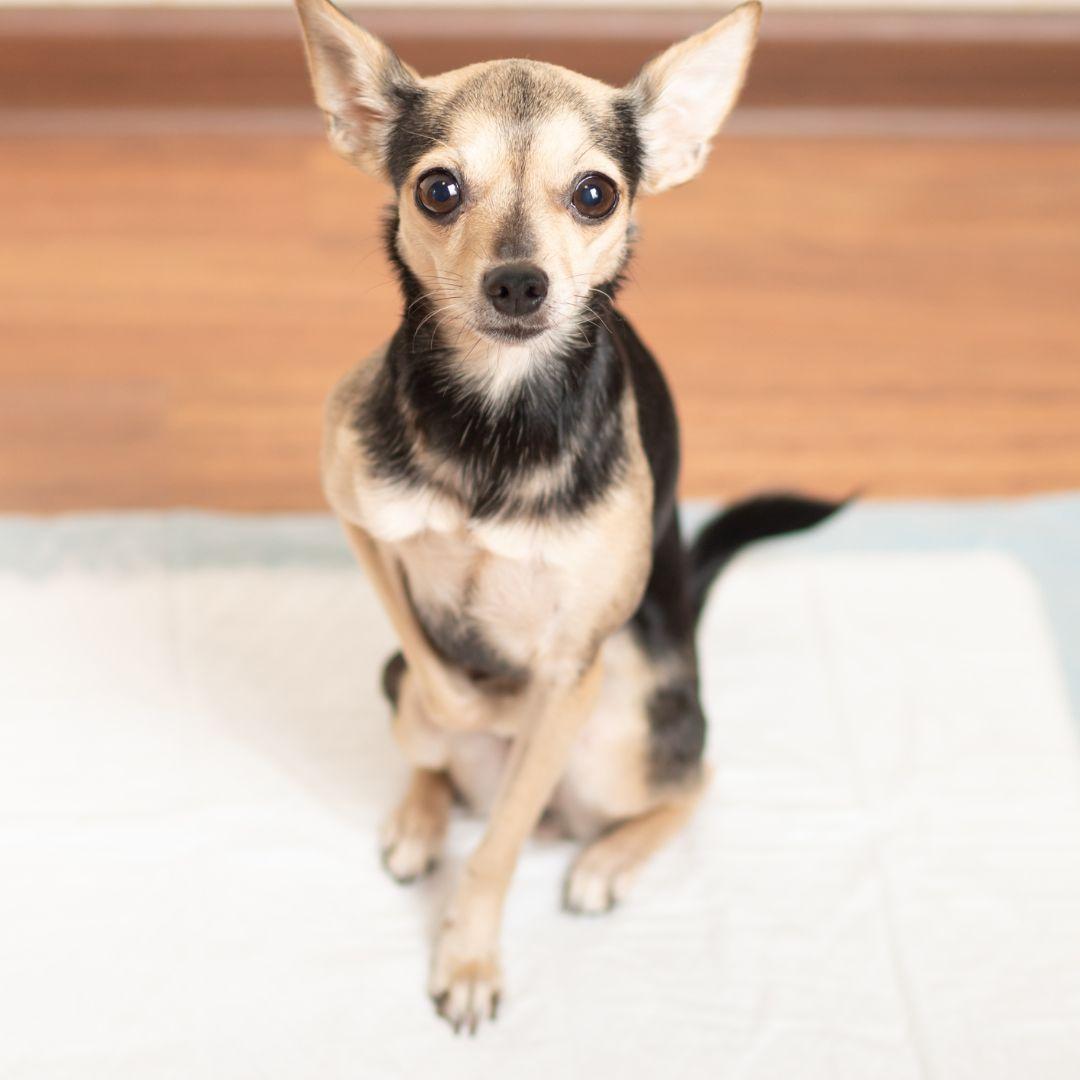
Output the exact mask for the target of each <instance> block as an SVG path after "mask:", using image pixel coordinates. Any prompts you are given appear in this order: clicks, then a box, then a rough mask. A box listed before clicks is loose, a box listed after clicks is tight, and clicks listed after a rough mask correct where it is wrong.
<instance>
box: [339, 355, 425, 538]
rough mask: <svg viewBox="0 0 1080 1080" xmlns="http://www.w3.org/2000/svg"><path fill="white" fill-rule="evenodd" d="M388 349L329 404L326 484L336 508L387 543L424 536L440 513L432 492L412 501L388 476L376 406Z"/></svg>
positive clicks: (355, 372)
mask: <svg viewBox="0 0 1080 1080" xmlns="http://www.w3.org/2000/svg"><path fill="white" fill-rule="evenodd" d="M388 347H389V346H388V345H385V344H384V345H382V346H380V347H379V348H378V349H376V350H375V351H374V352H373V353H371V354H370V355H369V356H367V357H366V358H365V359H364V360H362V361H361V362H360V363H359V364H357V365H356V366H355V367H353V368H352V369H351V370H350V371H349V372H347V373H346V374H345V375H344V376H343V377H342V378H341V379H339V380H338V382H337V384H336V385H335V386H334V388H333V389H332V390H331V391H330V394H329V396H328V397H327V399H326V405H325V408H324V412H323V439H322V484H323V491H324V493H325V495H326V499H327V501H328V502H329V503H330V506H331V507H332V508H333V509H334V510H335V511H336V512H337V514H339V515H340V516H341V517H342V518H344V519H345V520H346V521H350V522H352V523H353V524H354V525H358V526H360V527H361V528H364V529H365V530H367V531H368V532H370V533H371V534H372V535H374V536H378V537H380V538H382V539H398V538H400V537H403V536H408V535H411V534H413V533H415V532H418V531H420V530H421V529H422V528H424V527H425V525H426V524H428V523H429V519H430V518H431V515H432V514H436V515H437V514H438V513H439V510H440V508H439V505H438V500H435V499H433V498H432V497H431V493H429V492H414V493H412V494H413V496H414V497H412V498H409V497H408V495H409V493H408V492H407V491H404V490H402V489H401V487H400V485H397V484H393V483H390V482H389V481H388V480H387V477H386V476H385V475H384V472H385V470H384V469H383V467H382V456H383V455H384V454H385V453H386V451H387V449H388V448H387V447H386V446H382V445H380V442H379V438H378V431H376V430H374V428H375V427H377V424H376V423H375V421H374V420H373V418H372V403H373V402H376V401H377V400H378V398H379V395H380V385H381V382H382V380H383V379H384V378H385V367H386V356H387V350H388ZM421 496H422V497H421Z"/></svg>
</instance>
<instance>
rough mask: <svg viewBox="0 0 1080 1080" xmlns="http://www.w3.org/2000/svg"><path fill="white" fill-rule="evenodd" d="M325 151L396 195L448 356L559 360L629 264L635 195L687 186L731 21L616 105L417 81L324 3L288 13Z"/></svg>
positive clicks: (733, 62) (725, 102)
mask: <svg viewBox="0 0 1080 1080" xmlns="http://www.w3.org/2000/svg"><path fill="white" fill-rule="evenodd" d="M297 2H298V7H299V10H300V15H301V20H302V23H303V26H304V32H305V39H306V44H307V52H308V62H309V66H310V69H311V74H312V81H313V84H314V87H315V93H316V98H317V100H318V103H319V105H320V107H321V108H322V109H323V111H324V113H325V115H326V119H327V128H328V133H329V137H330V141H331V143H332V145H333V146H334V147H335V148H336V149H337V150H338V151H339V152H340V153H341V154H343V155H344V156H345V157H346V158H348V159H349V160H351V161H352V162H354V163H355V164H357V165H358V166H360V167H361V168H362V169H364V170H365V171H367V172H369V173H371V174H373V175H375V176H378V177H381V178H383V179H385V180H386V181H388V182H389V183H390V184H392V185H393V187H394V189H395V192H396V198H397V220H398V226H397V230H398V231H397V236H396V248H397V252H398V254H399V256H400V257H401V259H402V260H403V261H404V263H405V264H406V266H407V267H408V268H409V270H410V271H411V272H412V274H413V275H414V276H415V277H416V279H417V280H418V281H419V282H420V284H421V286H422V288H423V290H424V293H425V294H426V297H427V298H428V300H429V301H430V309H431V310H430V317H431V318H432V319H433V320H435V322H436V323H437V324H438V325H439V326H440V327H441V328H442V329H443V332H444V333H445V334H446V335H447V337H448V339H449V340H450V342H452V343H453V342H454V341H455V339H456V341H457V342H459V343H463V344H466V345H468V344H470V343H471V342H472V341H474V340H475V339H477V338H479V339H481V340H486V341H489V342H498V343H512V344H517V343H522V342H528V344H529V346H530V349H532V350H535V349H536V348H537V347H539V348H541V349H544V348H545V347H550V349H551V351H552V352H554V351H557V350H558V349H559V348H560V347H562V346H563V345H565V344H566V343H567V341H569V340H570V339H571V338H572V335H573V334H574V333H576V332H578V328H579V326H580V321H581V319H582V318H583V317H585V312H586V311H587V304H588V301H589V298H590V296H591V295H592V294H593V292H594V290H602V289H604V288H605V286H606V285H608V284H609V283H611V282H612V281H613V280H614V279H615V278H616V277H617V276H618V273H619V271H620V269H621V267H622V266H623V263H624V262H625V259H626V256H627V245H628V240H629V235H630V230H631V211H632V208H633V203H634V199H635V197H636V195H637V194H639V193H651V192H656V191H662V190H664V189H666V188H668V187H672V186H674V185H675V184H679V183H682V182H683V181H685V180H688V179H690V178H691V177H692V176H694V175H695V174H696V173H697V172H698V171H699V170H700V169H701V167H702V165H703V164H704V161H705V157H706V155H707V153H708V148H709V145H710V142H711V140H712V137H713V136H714V134H715V133H716V131H717V130H718V128H719V127H720V124H721V123H722V122H723V120H724V118H725V117H726V115H727V114H728V112H729V111H730V110H731V107H732V106H733V105H734V103H735V99H736V97H737V96H738V92H739V89H740V88H741V86H742V82H743V79H744V77H745V72H746V67H747V64H748V62H749V58H750V53H751V51H752V49H753V44H754V39H755V36H756V30H757V24H758V18H759V13H760V6H759V5H758V4H757V3H750V4H744V5H743V6H742V7H740V8H738V9H737V10H736V11H735V12H733V13H732V14H731V15H729V16H728V17H727V18H726V19H724V20H723V21H721V22H720V23H718V24H716V25H715V26H714V27H712V28H711V29H709V30H707V31H705V32H704V33H702V34H699V35H697V36H696V37H693V38H690V39H689V40H688V41H686V42H683V43H682V44H680V45H676V46H674V47H673V48H671V49H669V50H668V51H667V52H666V53H664V54H663V55H662V56H660V57H658V58H657V59H656V60H654V61H652V62H651V63H650V64H648V65H647V66H646V67H645V68H644V69H643V71H642V72H641V74H640V75H639V76H638V78H637V79H636V80H635V81H634V82H633V83H631V84H630V85H629V86H628V87H625V88H623V89H619V90H616V89H613V88H611V87H609V86H606V85H605V84H603V83H600V82H597V81H596V80H594V79H589V78H586V77H585V76H582V75H578V74H575V73H574V72H571V71H567V70H565V69H563V68H558V67H554V66H552V65H550V64H542V63H537V62H533V61H524V60H505V61H494V62H491V63H486V64H477V65H474V66H472V67H467V68H462V69H460V70H458V71H452V72H449V73H447V74H445V75H440V76H438V77H435V78H430V79H421V78H420V77H419V76H418V75H417V74H416V73H415V72H413V71H412V70H411V69H409V68H408V67H406V66H405V65H404V64H403V63H402V62H401V61H400V60H398V58H397V57H396V56H395V55H394V54H393V53H392V52H391V51H390V50H389V49H388V48H387V47H386V46H385V45H383V44H382V43H381V42H380V41H378V39H376V38H374V37H372V36H371V35H370V34H367V33H366V32H365V31H363V30H361V29H360V28H359V27H357V26H356V25H355V24H354V23H352V22H351V21H350V20H349V19H347V18H346V17H345V16H344V15H343V14H342V13H341V12H339V11H338V10H337V9H336V8H335V7H333V6H332V5H331V4H330V3H329V2H328V0H297Z"/></svg>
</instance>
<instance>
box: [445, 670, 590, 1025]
mask: <svg viewBox="0 0 1080 1080" xmlns="http://www.w3.org/2000/svg"><path fill="white" fill-rule="evenodd" d="M600 677H601V661H600V658H599V656H597V657H596V658H595V659H594V660H593V661H592V663H591V664H590V665H589V667H588V668H587V669H586V670H585V672H584V673H583V674H580V675H578V676H576V677H574V678H569V679H562V680H555V681H549V682H547V683H546V685H544V686H543V687H540V688H538V689H537V691H536V693H537V698H536V699H535V702H536V707H535V709H534V710H533V711H531V713H530V715H529V717H528V719H526V720H525V722H524V723H525V726H524V728H523V730H522V731H521V732H520V733H519V734H518V735H517V736H516V737H515V740H514V745H513V749H512V750H511V753H510V757H509V760H508V761H507V764H506V771H505V773H504V775H503V778H502V782H501V785H500V788H499V792H498V794H497V795H496V798H495V804H494V806H493V807H492V810H491V817H490V820H489V822H488V827H487V831H486V833H485V834H484V838H483V840H481V842H480V845H479V847H477V849H476V851H474V852H473V854H472V856H471V857H470V858H469V860H468V862H467V863H466V865H465V869H464V872H463V874H462V878H461V881H460V882H459V884H458V888H457V892H456V894H455V896H454V899H453V902H452V903H451V905H450V907H449V909H448V910H447V913H446V916H445V918H444V920H443V924H442V927H441V930H440V932H439V937H438V940H437V941H436V943H435V953H434V957H433V959H432V966H431V979H430V982H429V990H430V992H431V996H432V998H433V999H434V1001H435V1005H436V1008H437V1009H438V1010H439V1013H440V1015H442V1016H444V1017H446V1019H447V1020H449V1022H450V1023H451V1024H452V1025H453V1026H454V1030H455V1031H457V1030H459V1029H460V1028H461V1027H462V1026H465V1027H467V1028H468V1029H469V1031H470V1032H474V1031H475V1030H476V1028H477V1026H478V1024H479V1023H480V1021H481V1020H482V1019H484V1018H485V1017H492V1018H494V1016H495V1010H496V1008H497V1006H498V1000H499V994H500V989H501V974H500V968H499V956H498V952H499V927H500V923H501V921H502V908H503V901H504V899H505V896H506V890H507V887H508V886H509V884H510V878H511V877H512V876H513V872H514V867H515V866H516V864H517V859H518V855H519V853H520V851H521V848H522V845H523V844H524V843H525V840H526V839H527V838H528V836H529V834H530V833H531V832H532V831H533V829H534V828H535V827H536V823H537V821H539V819H540V815H541V813H542V812H543V810H544V807H545V806H546V805H547V802H548V799H549V798H550V796H551V792H552V790H553V789H554V787H555V785H556V784H557V783H558V780H559V777H560V776H561V775H562V772H563V770H564V768H565V766H566V761H567V757H568V755H569V752H570V748H571V746H572V744H573V742H574V739H575V738H576V737H577V734H578V732H579V731H580V730H581V726H582V724H583V723H584V721H585V719H586V718H587V717H588V715H589V713H590V712H591V711H592V708H593V705H594V704H595V701H596V695H597V692H598V690H599V686H600Z"/></svg>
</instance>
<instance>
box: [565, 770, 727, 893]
mask: <svg viewBox="0 0 1080 1080" xmlns="http://www.w3.org/2000/svg"><path fill="white" fill-rule="evenodd" d="M705 784H706V776H705V774H704V773H703V774H702V777H701V779H700V780H697V781H696V782H695V783H694V784H693V786H692V787H690V788H688V789H687V790H686V791H683V792H680V793H679V794H678V795H676V796H674V797H672V798H671V799H670V800H668V801H666V802H663V803H660V804H659V805H657V806H654V807H653V808H652V809H650V810H646V811H645V812H644V813H642V814H639V815H638V816H637V817H632V818H629V819H627V820H624V821H620V822H619V823H618V824H616V825H613V826H611V827H610V828H609V829H608V830H607V831H606V832H605V833H603V835H601V836H600V837H599V838H598V839H596V840H594V841H593V842H592V843H591V844H589V845H588V846H587V847H585V848H584V849H583V850H582V852H581V854H580V855H578V857H577V858H576V859H575V860H574V863H573V865H572V866H571V867H570V873H569V874H568V875H567V878H566V886H565V889H564V891H563V906H564V907H565V908H566V909H567V911H573V912H575V913H578V914H582V915H598V914H601V913H602V912H605V911H610V910H611V909H612V908H613V907H614V906H615V905H616V904H617V903H618V902H619V901H620V900H622V899H623V897H624V896H625V895H626V893H627V890H628V889H629V888H630V886H631V884H632V883H633V881H634V879H635V878H636V877H637V875H638V872H639V871H640V870H641V868H642V867H643V866H644V865H645V863H646V862H647V861H648V859H649V858H650V857H651V856H652V855H653V854H654V853H655V852H657V851H658V850H659V849H660V848H661V847H663V845H664V844H666V843H667V841H668V840H670V839H671V837H673V836H674V835H675V834H676V833H677V832H678V831H679V830H680V829H681V828H682V827H683V825H685V824H686V821H687V819H688V818H689V817H690V815H691V814H692V813H693V811H694V808H695V807H696V806H697V804H698V800H699V799H700V798H701V794H702V792H703V791H704V789H705Z"/></svg>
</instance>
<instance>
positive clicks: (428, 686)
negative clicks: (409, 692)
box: [342, 518, 488, 731]
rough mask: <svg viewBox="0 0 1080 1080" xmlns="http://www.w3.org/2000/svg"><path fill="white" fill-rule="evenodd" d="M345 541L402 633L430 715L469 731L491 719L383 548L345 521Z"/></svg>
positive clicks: (407, 657)
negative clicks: (448, 659) (427, 628)
mask: <svg viewBox="0 0 1080 1080" xmlns="http://www.w3.org/2000/svg"><path fill="white" fill-rule="evenodd" d="M342 525H344V527H345V536H346V538H347V539H348V541H349V547H351V548H352V550H353V553H354V554H355V555H356V558H357V560H358V561H359V563H360V565H361V566H362V567H363V568H364V570H365V571H366V573H367V576H368V578H369V579H370V580H371V583H372V584H373V585H374V586H375V589H376V591H377V592H378V594H379V599H380V600H382V603H383V607H384V608H385V609H386V613H387V615H389V617H390V622H391V623H392V624H393V627H394V629H395V630H396V631H397V635H398V640H399V641H400V643H401V651H402V653H404V655H405V660H406V662H407V663H408V665H409V670H410V673H411V677H413V678H415V679H416V684H417V691H418V693H419V694H420V697H421V700H422V702H423V705H424V708H425V710H426V711H427V714H428V715H429V716H430V717H431V718H432V719H435V720H437V721H438V723H439V725H440V726H441V727H445V728H449V729H454V730H460V731H468V730H470V729H472V728H475V727H478V726H481V725H482V724H483V723H484V722H486V720H487V719H488V717H487V714H486V711H485V710H483V709H482V708H481V706H482V698H481V696H480V695H478V694H477V693H476V691H475V689H474V688H473V687H472V686H471V685H470V684H469V683H468V681H467V680H466V679H465V678H464V677H462V676H460V675H458V674H457V673H456V672H454V671H451V670H450V669H449V668H448V667H447V666H446V664H444V663H443V661H442V658H441V657H440V656H439V655H438V654H437V653H436V652H435V650H434V649H433V648H432V646H431V643H430V642H429V641H428V639H427V636H426V635H425V633H424V630H423V628H422V627H421V626H420V623H419V622H418V620H417V618H416V613H415V612H414V611H413V609H412V605H411V604H410V603H409V600H408V597H407V596H406V595H405V587H404V584H403V583H402V580H401V573H400V571H399V570H398V569H397V568H396V567H394V566H391V565H390V564H389V563H388V562H387V559H386V556H385V555H384V553H383V552H382V550H380V548H379V545H378V544H376V543H375V541H374V540H373V539H372V538H371V536H370V535H369V534H368V533H367V532H366V531H365V530H364V529H362V528H360V527H359V526H358V525H354V524H353V523H352V522H351V521H348V520H346V519H345V518H342Z"/></svg>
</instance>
